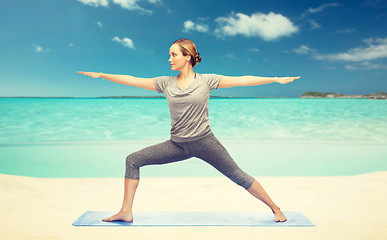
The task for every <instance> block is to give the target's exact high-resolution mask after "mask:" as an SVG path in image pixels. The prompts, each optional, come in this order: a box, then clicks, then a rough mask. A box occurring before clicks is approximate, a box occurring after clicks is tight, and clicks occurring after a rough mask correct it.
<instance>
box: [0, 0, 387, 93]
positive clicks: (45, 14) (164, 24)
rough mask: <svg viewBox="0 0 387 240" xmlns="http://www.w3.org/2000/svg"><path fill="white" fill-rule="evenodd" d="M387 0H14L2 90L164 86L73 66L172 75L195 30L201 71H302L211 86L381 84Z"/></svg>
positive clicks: (284, 88)
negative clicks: (172, 59) (176, 56)
mask: <svg viewBox="0 0 387 240" xmlns="http://www.w3.org/2000/svg"><path fill="white" fill-rule="evenodd" d="M386 23H387V1H386V0H347V1H318V0H316V1H309V0H308V1H307V0H303V1H288V0H265V1H264V0H251V1H247V0H222V1H221V0H196V1H191V0H190V1H188V0H170V1H169V0H34V1H31V0H12V1H1V8H0V97H11V96H13V97H15V96H27V97H100V96H163V94H159V93H157V92H156V91H149V90H145V89H141V88H136V87H132V86H126V85H121V84H117V83H113V82H110V81H108V80H105V79H101V78H98V79H93V78H90V77H87V76H83V75H80V74H77V73H76V71H93V72H104V73H110V74H128V75H132V76H136V77H149V78H152V77H156V76H175V75H178V72H174V71H171V69H170V66H169V62H168V59H169V47H170V45H171V43H172V42H174V41H175V40H177V39H179V38H189V39H191V40H193V41H194V42H195V44H196V46H197V48H198V52H199V53H200V55H201V56H202V62H201V63H199V64H198V66H197V67H195V68H194V71H195V72H198V73H216V74H221V75H225V76H242V75H253V76H264V77H275V76H277V77H282V76H301V78H300V79H299V80H296V81H294V82H293V83H290V84H284V85H281V84H278V83H271V84H266V85H261V86H249V87H233V88H222V89H217V90H214V91H212V92H211V95H212V96H234V97H299V96H301V95H302V94H303V93H304V92H307V91H319V92H335V93H341V94H370V93H377V92H387V77H386V76H387V27H386Z"/></svg>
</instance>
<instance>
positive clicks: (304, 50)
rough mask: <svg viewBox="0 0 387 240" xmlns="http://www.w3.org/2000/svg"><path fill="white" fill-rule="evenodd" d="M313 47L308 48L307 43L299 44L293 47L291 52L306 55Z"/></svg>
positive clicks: (313, 50) (312, 50)
mask: <svg viewBox="0 0 387 240" xmlns="http://www.w3.org/2000/svg"><path fill="white" fill-rule="evenodd" d="M315 51H316V50H315V49H312V48H309V47H308V46H307V45H301V46H300V47H299V48H294V49H293V52H295V53H297V54H299V55H306V54H310V53H312V52H315Z"/></svg>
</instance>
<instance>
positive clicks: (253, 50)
mask: <svg viewBox="0 0 387 240" xmlns="http://www.w3.org/2000/svg"><path fill="white" fill-rule="evenodd" d="M249 52H253V53H257V52H259V49H258V48H250V49H249Z"/></svg>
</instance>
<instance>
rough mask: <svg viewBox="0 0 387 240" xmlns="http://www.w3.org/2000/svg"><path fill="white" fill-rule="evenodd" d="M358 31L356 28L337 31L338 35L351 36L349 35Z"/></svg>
mask: <svg viewBox="0 0 387 240" xmlns="http://www.w3.org/2000/svg"><path fill="white" fill-rule="evenodd" d="M355 32H356V29H354V28H348V29H343V30H337V31H336V33H343V34H349V33H355Z"/></svg>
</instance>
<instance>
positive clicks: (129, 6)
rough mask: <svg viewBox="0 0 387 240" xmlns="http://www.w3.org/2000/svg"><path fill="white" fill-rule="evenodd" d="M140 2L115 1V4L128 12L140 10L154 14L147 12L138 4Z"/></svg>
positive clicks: (129, 0) (150, 11)
mask: <svg viewBox="0 0 387 240" xmlns="http://www.w3.org/2000/svg"><path fill="white" fill-rule="evenodd" d="M137 2H138V0H113V3H115V4H118V5H120V6H121V7H122V8H126V9H128V10H139V11H140V12H143V13H146V14H152V10H147V9H144V8H142V7H140V5H138V4H137Z"/></svg>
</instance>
